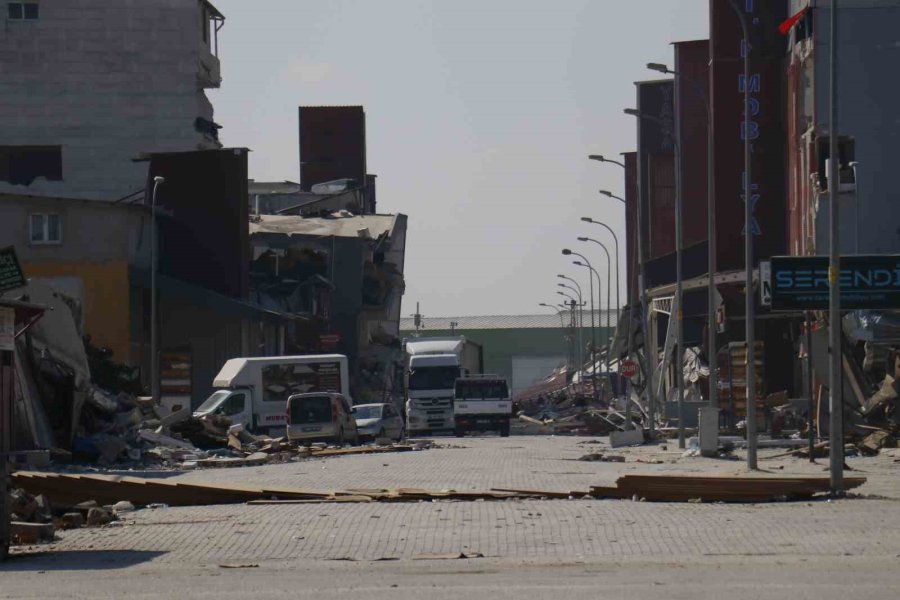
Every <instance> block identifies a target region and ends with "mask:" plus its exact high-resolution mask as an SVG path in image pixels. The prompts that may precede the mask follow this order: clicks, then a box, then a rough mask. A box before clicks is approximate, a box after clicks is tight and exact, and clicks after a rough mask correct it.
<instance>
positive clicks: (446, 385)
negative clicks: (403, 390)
mask: <svg viewBox="0 0 900 600" xmlns="http://www.w3.org/2000/svg"><path fill="white" fill-rule="evenodd" d="M457 377H459V367H419V368H418V369H413V370H412V371H410V372H409V389H411V390H447V389H453V384H454V383H455V382H456V378H457Z"/></svg>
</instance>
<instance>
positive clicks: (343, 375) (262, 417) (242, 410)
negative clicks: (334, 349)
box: [194, 354, 352, 436]
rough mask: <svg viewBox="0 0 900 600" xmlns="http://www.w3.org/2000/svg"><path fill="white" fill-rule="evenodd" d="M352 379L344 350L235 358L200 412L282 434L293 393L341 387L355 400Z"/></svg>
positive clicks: (197, 413) (199, 414)
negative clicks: (225, 417)
mask: <svg viewBox="0 0 900 600" xmlns="http://www.w3.org/2000/svg"><path fill="white" fill-rule="evenodd" d="M349 381H350V378H349V374H348V369H347V357H346V356H344V355H342V354H313V355H307V356H269V357H258V358H233V359H231V360H229V361H227V362H226V363H225V364H224V365H223V366H222V370H221V371H219V374H218V375H216V378H215V380H214V381H213V387H215V388H216V391H214V392H213V393H212V395H211V396H210V397H209V398H207V399H206V401H205V402H204V403H203V404H201V405H200V406H199V407H198V408H197V410H195V411H194V416H195V417H202V416H204V415H208V414H213V413H220V414H224V415H226V416H228V417H229V418H230V419H231V421H232V422H233V423H234V424H239V423H240V424H243V425H244V426H245V427H246V428H247V429H248V430H250V431H253V432H256V433H265V434H268V435H271V436H281V435H284V433H285V428H286V425H287V423H286V418H285V413H286V408H285V407H286V406H287V400H288V398H289V397H290V396H292V395H295V394H306V393H310V392H336V393H339V394H342V395H343V396H344V397H345V398H347V400H348V402H350V403H351V404H352V400H350V383H349Z"/></svg>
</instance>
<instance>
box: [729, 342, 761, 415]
mask: <svg viewBox="0 0 900 600" xmlns="http://www.w3.org/2000/svg"><path fill="white" fill-rule="evenodd" d="M726 352H727V353H726V354H725V355H724V357H723V358H724V360H722V361H721V362H720V364H722V365H723V366H724V368H723V369H722V370H721V371H720V373H719V389H720V393H719V408H721V409H722V410H723V411H724V412H725V413H726V414H728V415H730V416H731V418H732V419H734V420H736V421H737V420H741V419H745V418H746V417H747V347H746V344H744V343H743V342H732V343H730V344H728V348H727V351H726ZM753 361H754V365H755V368H756V372H755V375H756V376H755V377H754V379H755V380H756V408H757V412H756V414H757V418H758V419H759V421H760V422H762V421H763V414H764V410H765V394H764V382H765V378H764V369H765V361H764V360H763V343H762V342H756V344H755V352H754V354H753Z"/></svg>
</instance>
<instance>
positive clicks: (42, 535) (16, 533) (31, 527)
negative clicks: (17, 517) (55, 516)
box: [10, 521, 54, 544]
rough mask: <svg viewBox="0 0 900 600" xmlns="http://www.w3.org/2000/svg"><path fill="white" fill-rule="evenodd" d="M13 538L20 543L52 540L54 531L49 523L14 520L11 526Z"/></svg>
mask: <svg viewBox="0 0 900 600" xmlns="http://www.w3.org/2000/svg"><path fill="white" fill-rule="evenodd" d="M10 531H11V533H12V539H13V541H14V542H16V543H18V544H37V543H38V542H52V541H53V536H54V531H53V525H50V524H49V523H22V522H19V521H13V522H12V526H11V528H10Z"/></svg>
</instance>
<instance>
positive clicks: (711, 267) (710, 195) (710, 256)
mask: <svg viewBox="0 0 900 600" xmlns="http://www.w3.org/2000/svg"><path fill="white" fill-rule="evenodd" d="M647 68H648V69H650V70H652V71H659V72H660V73H664V74H669V75H674V76H675V78H676V80H678V81H687V82H688V83H690V84H691V86H693V88H694V90H695V91H696V92H697V95H699V96H700V99H701V100H703V107H704V109H705V110H706V202H707V206H706V240H707V242H706V250H707V255H706V256H707V258H706V262H707V271H708V272H709V285H708V286H707V302H706V303H707V307H706V328H707V344H708V345H709V356H708V357H707V362H708V364H709V405H710V406H711V407H713V408H717V407H718V406H719V398H718V396H719V387H718V386H719V374H718V364H717V363H718V359H719V357H718V352H717V349H718V345H717V343H716V284H715V277H716V203H715V190H714V189H713V172H714V169H715V162H714V161H715V158H714V155H713V124H712V110H710V106H709V95H708V94H707V93H706V92H705V91H704V89H703V87H702V86H701V85H700V84H699V83H698V82H697V81H696V80H695V79H693V78H691V77H687V76H686V75H683V74H682V73H680V72H679V71H675V70H673V69H670V68H669V67H667V66H666V65H662V64H656V63H649V64H648V65H647ZM679 131H680V127H679Z"/></svg>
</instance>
